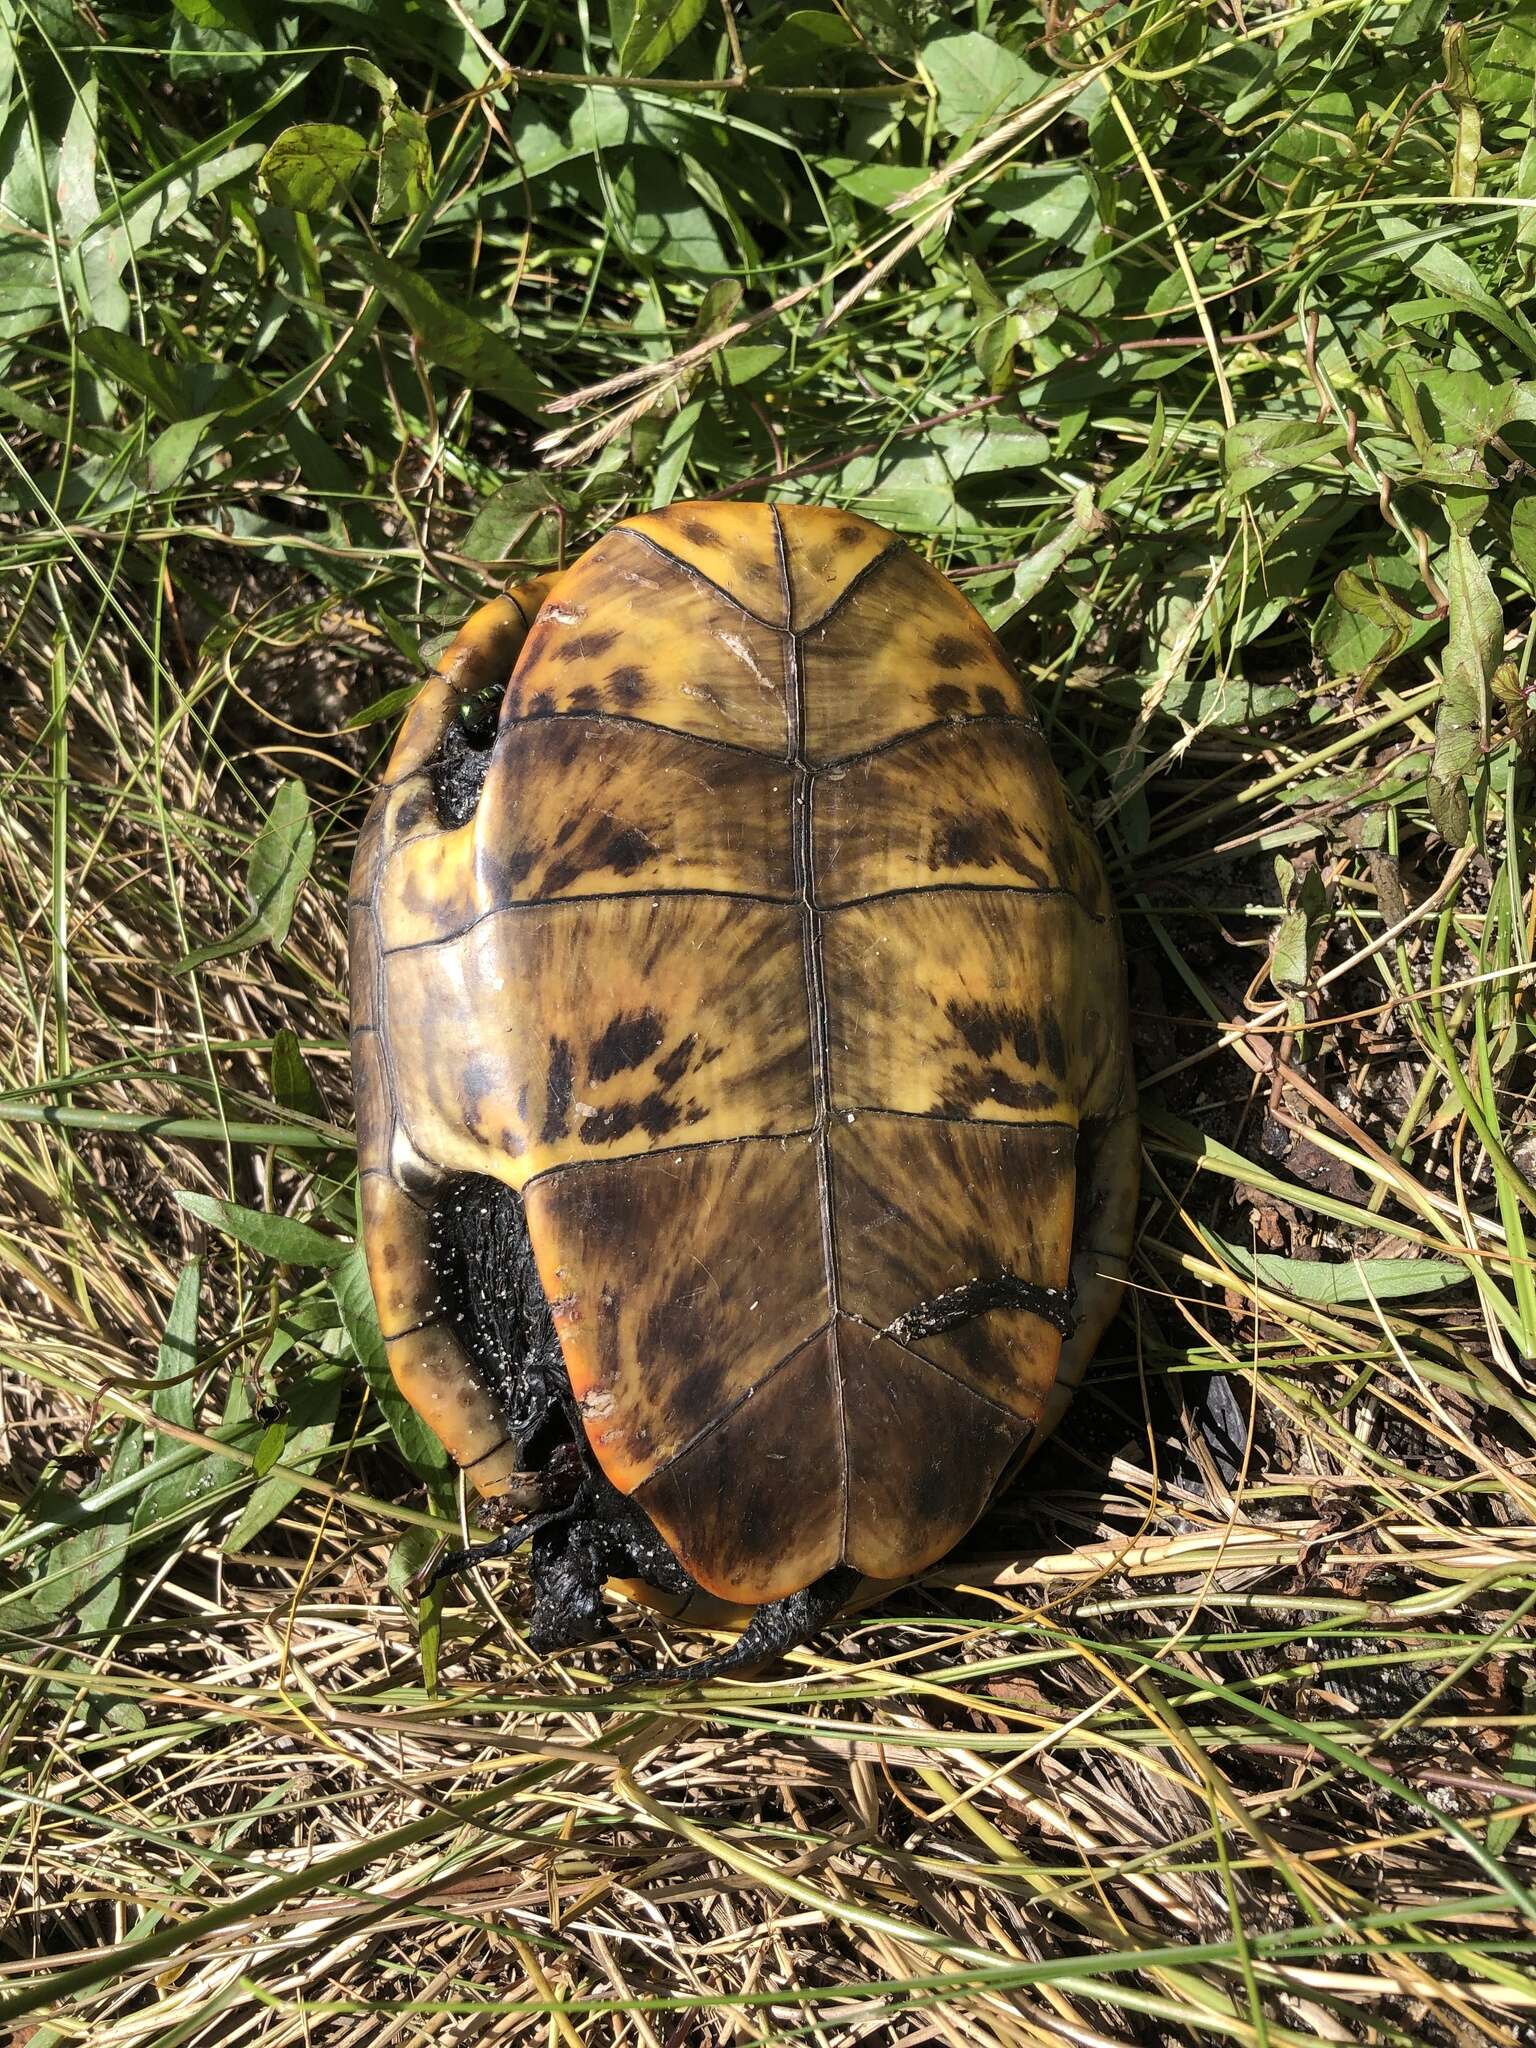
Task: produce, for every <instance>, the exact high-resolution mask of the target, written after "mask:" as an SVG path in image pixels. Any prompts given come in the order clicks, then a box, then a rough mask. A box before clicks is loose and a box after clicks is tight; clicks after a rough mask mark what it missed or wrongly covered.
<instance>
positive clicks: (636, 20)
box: [609, 0, 709, 78]
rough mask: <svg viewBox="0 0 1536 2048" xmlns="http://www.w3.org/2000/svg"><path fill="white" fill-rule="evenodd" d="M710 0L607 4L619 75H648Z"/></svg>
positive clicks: (698, 19)
mask: <svg viewBox="0 0 1536 2048" xmlns="http://www.w3.org/2000/svg"><path fill="white" fill-rule="evenodd" d="M708 4H709V0H634V4H633V5H631V4H630V0H617V4H615V5H612V6H611V7H610V10H609V13H610V25H611V27H612V28H613V31H614V36H613V45H614V61H615V63H616V64H617V65H618V68H619V72H620V74H621V76H623V77H626V78H649V77H650V75H651V73H652V72H653V71H655V70H656V69H657V68H658V67H659V66H660V65H662V64H665V62H666V61H667V59H668V58H669V57H670V56H671V54H672V52H673V51H674V50H675V49H676V48H677V46H678V44H679V43H681V42H682V41H683V40H684V39H685V38H686V37H688V36H691V35H692V34H693V31H694V30H695V29H696V28H697V27H698V25H699V23H700V22H701V21H702V20H703V19H704V11H705V9H706V7H707V6H708Z"/></svg>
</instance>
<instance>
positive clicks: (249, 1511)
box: [220, 1332, 345, 1553]
mask: <svg viewBox="0 0 1536 2048" xmlns="http://www.w3.org/2000/svg"><path fill="white" fill-rule="evenodd" d="M334 1335H335V1333H334V1332H333V1333H332V1337H333V1339H334ZM344 1380H345V1375H344V1373H343V1372H342V1370H341V1369H340V1367H339V1366H335V1365H328V1364H321V1363H319V1362H318V1361H317V1362H316V1364H315V1365H314V1366H312V1367H311V1369H310V1370H309V1371H308V1372H305V1373H303V1374H301V1375H298V1376H296V1377H294V1378H293V1379H292V1380H291V1381H290V1383H289V1386H288V1390H287V1413H286V1414H285V1416H284V1417H283V1420H282V1421H281V1422H274V1423H272V1424H270V1425H269V1426H268V1428H267V1429H266V1430H265V1431H264V1432H263V1434H262V1437H261V1440H260V1442H259V1443H258V1444H257V1446H256V1464H255V1472H256V1476H257V1480H258V1482H259V1483H258V1484H257V1485H256V1486H255V1487H253V1489H252V1491H251V1494H250V1497H249V1499H248V1500H247V1501H246V1503H245V1506H244V1507H243V1508H242V1509H241V1511H240V1514H239V1516H238V1517H237V1519H236V1521H235V1523H234V1526H233V1527H232V1528H231V1529H230V1530H229V1532H228V1534H227V1535H226V1536H225V1538H224V1540H223V1543H222V1544H221V1545H220V1548H221V1549H223V1550H224V1551H225V1552H226V1553H228V1552H231V1551H239V1550H244V1549H245V1548H246V1546H247V1545H248V1544H250V1543H253V1542H254V1541H255V1539H256V1538H257V1537H258V1536H259V1535H260V1534H261V1532H262V1530H263V1529H265V1528H266V1527H267V1525H268V1524H269V1523H270V1522H274V1521H275V1520H276V1519H277V1517H278V1516H279V1515H280V1514H281V1513H282V1512H283V1509H284V1508H286V1507H287V1506H288V1504H289V1502H290V1501H293V1500H295V1499H297V1497H298V1496H299V1494H301V1493H302V1492H303V1491H304V1484H303V1481H302V1480H299V1479H290V1478H289V1477H288V1476H287V1473H286V1472H279V1473H276V1474H272V1467H273V1466H274V1465H279V1464H280V1465H285V1466H287V1467H288V1468H289V1469H290V1470H291V1471H295V1472H312V1471H313V1470H314V1468H315V1463H316V1460H317V1459H318V1458H319V1456H320V1454H321V1453H322V1452H324V1451H325V1450H327V1449H328V1448H329V1446H330V1441H331V1436H332V1434H333V1431H334V1428H335V1422H336V1411H337V1409H338V1408H339V1406H340V1404H341V1393H342V1387H343V1384H344ZM269 1475H270V1476H269Z"/></svg>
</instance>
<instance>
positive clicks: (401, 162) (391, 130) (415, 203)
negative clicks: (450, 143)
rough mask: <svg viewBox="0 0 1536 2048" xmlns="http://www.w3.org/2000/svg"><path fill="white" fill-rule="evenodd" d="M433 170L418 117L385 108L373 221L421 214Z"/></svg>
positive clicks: (397, 108)
mask: <svg viewBox="0 0 1536 2048" xmlns="http://www.w3.org/2000/svg"><path fill="white" fill-rule="evenodd" d="M432 168H433V167H432V144H431V142H430V140H429V139H428V136H427V124H426V122H425V121H424V120H423V119H422V117H421V116H420V114H417V113H413V112H412V111H411V109H410V108H409V107H402V106H400V105H398V104H394V105H391V106H389V107H388V108H386V110H385V114H384V126H383V130H382V132H381V134H380V136H379V190H378V196H377V198H376V199H375V200H374V202H373V217H374V219H375V220H376V221H389V220H400V219H403V218H405V217H407V216H409V215H411V214H416V213H420V212H421V210H422V208H423V207H424V206H425V205H426V204H427V201H428V200H429V199H430V198H431V196H432Z"/></svg>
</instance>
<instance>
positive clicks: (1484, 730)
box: [1428, 528, 1504, 846]
mask: <svg viewBox="0 0 1536 2048" xmlns="http://www.w3.org/2000/svg"><path fill="white" fill-rule="evenodd" d="M1448 568H1449V575H1448V578H1447V583H1448V588H1447V592H1446V595H1447V597H1448V599H1449V602H1450V638H1449V640H1448V641H1447V643H1446V650H1445V660H1444V663H1443V665H1442V670H1441V679H1440V711H1439V716H1438V717H1437V718H1436V720H1435V751H1434V757H1433V760H1432V762H1431V765H1430V771H1429V789H1428V799H1429V814H1430V816H1431V817H1432V818H1433V819H1434V821H1435V829H1436V831H1437V832H1439V834H1440V836H1441V837H1442V838H1443V839H1445V840H1446V841H1447V842H1448V843H1449V844H1450V845H1452V846H1460V845H1461V844H1462V842H1463V841H1464V840H1465V838H1466V836H1467V829H1468V826H1469V825H1470V823H1471V799H1472V788H1473V784H1474V782H1475V781H1476V779H1477V777H1478V774H1479V772H1480V770H1481V768H1482V765H1483V760H1484V756H1485V755H1486V753H1487V749H1488V719H1489V698H1488V684H1489V680H1490V678H1491V677H1492V675H1493V672H1494V669H1495V668H1496V667H1497V666H1498V660H1499V652H1500V646H1501V642H1502V640H1503V634H1504V613H1503V610H1502V608H1501V606H1500V604H1499V601H1498V598H1497V597H1496V596H1495V595H1494V590H1493V585H1492V583H1491V582H1490V581H1489V578H1488V571H1487V568H1486V566H1485V565H1484V563H1483V561H1482V559H1481V557H1480V556H1479V555H1478V554H1477V552H1476V550H1475V549H1474V548H1473V546H1472V542H1471V540H1470V538H1469V537H1468V536H1467V535H1466V534H1465V533H1463V532H1461V531H1460V530H1459V529H1458V528H1453V529H1452V532H1451V544H1450V552H1449V556H1448Z"/></svg>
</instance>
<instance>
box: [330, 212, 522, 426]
mask: <svg viewBox="0 0 1536 2048" xmlns="http://www.w3.org/2000/svg"><path fill="white" fill-rule="evenodd" d="M349 260H350V262H351V263H352V265H353V267H354V268H355V269H356V270H357V271H359V272H360V273H361V274H362V276H363V277H364V278H365V279H366V280H367V282H368V283H369V284H371V285H372V286H373V287H374V289H375V291H378V292H381V293H382V294H383V296H384V297H385V298H386V299H387V300H388V301H389V303H390V304H391V305H392V306H393V307H394V309H395V311H396V312H397V313H398V314H399V315H400V316H401V318H402V319H403V320H404V321H405V323H406V325H407V326H408V327H409V328H410V330H411V332H412V333H413V334H414V335H415V337H416V339H417V341H418V342H419V343H420V344H421V350H422V353H423V354H424V355H425V356H426V358H427V360H428V361H429V362H434V363H440V364H441V365H442V367H443V368H444V369H445V370H449V371H451V372H452V373H453V375H454V376H456V377H462V378H463V379H464V381H465V383H466V384H468V385H469V386H470V387H471V388H472V389H473V390H476V391H488V392H490V393H491V394H492V396H493V397H496V398H504V399H505V400H506V402H507V403H508V404H509V405H510V406H513V407H514V408H515V409H516V410H517V411H518V412H521V413H523V414H525V415H526V416H527V417H528V418H529V419H533V420H538V419H542V418H543V412H542V401H543V394H542V393H541V392H540V390H539V384H538V379H537V378H536V377H535V375H534V373H533V371H532V370H531V369H530V368H529V367H528V365H527V363H525V362H524V360H523V358H522V357H521V355H519V354H518V352H517V350H516V349H515V348H514V347H513V345H512V343H511V342H510V341H508V340H507V338H506V336H505V335H504V334H498V333H497V332H496V331H495V329H494V328H490V327H487V326H486V325H485V323H484V321H482V320H477V319H476V317H475V315H474V314H473V313H469V312H466V311H465V310H464V308H463V307H462V306H455V305H451V304H450V303H449V301H448V300H447V299H445V298H444V297H443V296H442V294H441V293H440V292H439V291H438V290H437V288H436V286H434V285H430V284H428V282H427V280H426V279H425V278H424V277H421V276H419V275H418V274H417V272H415V271H414V270H409V269H407V268H406V266H405V265H404V264H402V263H396V262H395V261H394V260H393V258H392V257H389V256H384V255H381V254H380V253H379V251H378V250H376V249H354V250H352V251H351V252H350V256H349Z"/></svg>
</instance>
